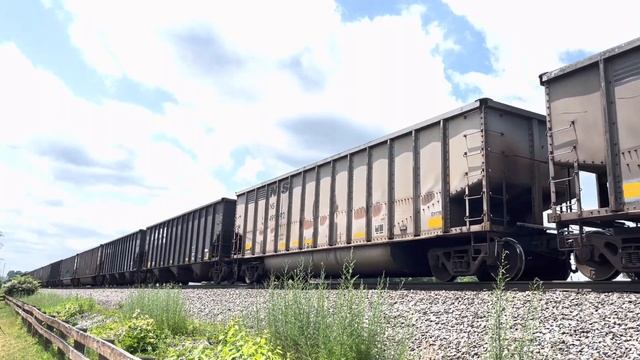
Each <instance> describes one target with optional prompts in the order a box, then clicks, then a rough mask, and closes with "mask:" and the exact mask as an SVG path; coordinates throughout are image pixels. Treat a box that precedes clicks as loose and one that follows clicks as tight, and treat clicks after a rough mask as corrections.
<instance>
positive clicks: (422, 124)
mask: <svg viewBox="0 0 640 360" xmlns="http://www.w3.org/2000/svg"><path fill="white" fill-rule="evenodd" d="M482 105H487V106H490V107H493V108H496V109H501V110H505V111H509V112H512V113H517V114H520V115H522V116H527V117H532V118H537V119H538V120H540V121H546V117H545V116H544V115H542V114H538V113H535V112H533V111H529V110H525V109H521V108H517V107H515V106H511V105H507V104H504V103H501V102H498V101H495V100H493V99H491V98H480V99H477V100H476V101H474V102H472V103H469V104H466V105H463V106H460V107H458V108H456V109H453V110H451V111H448V112H445V113H443V114H440V115H437V116H435V117H432V118H429V119H427V120H423V121H421V122H419V123H417V124H414V125H411V126H408V127H406V128H403V129H400V130H397V131H394V132H392V133H391V134H388V135H385V136H382V137H379V138H377V139H374V140H371V141H369V142H366V143H364V144H362V145H359V146H356V147H353V148H351V149H348V150H345V151H342V152H340V153H338V154H335V155H332V156H330V157H327V158H324V159H321V160H319V161H316V162H313V163H311V164H309V165H305V166H303V167H300V168H296V169H295V170H292V171H289V172H287V173H285V174H284V175H280V176H278V177H275V178H272V179H269V180H267V181H263V182H260V183H259V184H257V185H254V186H251V187H248V188H245V189H243V190H240V191H237V192H236V196H238V195H241V194H244V193H246V192H248V191H251V190H254V189H256V188H259V187H262V186H265V185H268V184H272V183H273V182H275V181H278V180H281V179H284V178H287V177H289V176H291V175H294V174H297V173H300V172H302V171H305V170H308V169H311V168H315V167H316V166H319V165H321V164H325V163H327V162H329V161H332V160H335V159H339V158H341V157H344V156H346V155H347V154H351V153H355V152H357V151H360V150H363V149H366V148H367V147H370V146H373V145H377V144H379V143H381V142H383V141H386V140H390V139H393V138H396V137H398V136H400V135H404V134H406V133H408V132H411V131H414V130H418V129H421V128H424V127H426V126H429V125H431V124H434V123H437V122H439V121H440V120H444V119H449V118H452V117H454V116H458V115H461V114H464V113H467V112H470V111H473V110H475V109H477V108H479V107H480V106H482Z"/></svg>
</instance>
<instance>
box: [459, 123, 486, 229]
mask: <svg viewBox="0 0 640 360" xmlns="http://www.w3.org/2000/svg"><path fill="white" fill-rule="evenodd" d="M481 133H482V130H479V131H474V132H471V133H468V134H464V143H465V150H466V151H465V152H464V154H462V156H463V157H464V160H465V164H466V167H467V171H465V173H464V178H465V188H464V205H465V213H464V220H465V222H466V225H467V230H469V229H470V228H471V222H472V221H477V220H483V219H484V216H485V211H486V209H484V206H483V209H482V214H480V216H477V217H471V201H475V200H478V199H479V200H480V201H482V200H483V198H484V189H482V190H480V193H479V194H471V193H470V189H471V183H472V179H475V178H481V177H483V176H484V172H485V170H484V168H485V167H484V166H481V167H480V170H479V171H473V172H472V171H471V166H470V165H469V158H471V157H474V156H482V157H484V147H483V146H480V149H478V150H474V151H471V149H470V148H469V140H468V138H469V136H471V135H474V134H481Z"/></svg>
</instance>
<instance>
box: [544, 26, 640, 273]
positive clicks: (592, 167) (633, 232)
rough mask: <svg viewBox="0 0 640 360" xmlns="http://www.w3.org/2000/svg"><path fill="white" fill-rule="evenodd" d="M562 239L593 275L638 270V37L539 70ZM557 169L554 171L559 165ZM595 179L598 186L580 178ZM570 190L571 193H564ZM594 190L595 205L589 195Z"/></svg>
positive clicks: (554, 213) (554, 210)
mask: <svg viewBox="0 0 640 360" xmlns="http://www.w3.org/2000/svg"><path fill="white" fill-rule="evenodd" d="M540 83H541V84H542V85H543V86H544V88H545V99H546V107H547V119H548V121H547V133H548V137H547V141H548V150H549V155H548V159H549V169H550V170H551V171H550V173H549V175H550V184H551V213H550V214H549V222H553V223H556V224H557V227H558V229H559V231H558V243H559V245H560V247H561V248H562V249H567V250H571V251H573V252H574V257H575V261H576V264H577V267H578V270H580V272H581V273H582V274H583V275H585V276H586V277H588V278H589V279H592V280H608V279H612V278H615V277H616V276H618V275H619V274H620V272H627V273H632V274H633V273H635V275H636V276H637V275H638V274H639V273H640V228H639V227H638V222H639V221H640V38H638V39H635V40H633V41H630V42H627V43H625V44H622V45H620V46H616V47H614V48H612V49H609V50H606V51H603V52H601V53H599V54H595V55H593V56H591V57H588V58H586V59H584V60H582V61H579V62H577V63H574V64H571V65H567V66H565V67H562V68H560V69H557V70H554V71H550V72H547V73H544V74H542V75H540ZM558 168H559V169H560V171H556V169H558ZM585 174H590V176H591V177H592V178H595V181H594V182H593V184H595V185H594V188H588V187H587V186H588V185H587V183H585V182H581V181H580V179H581V175H582V176H583V178H584V175H585ZM566 190H568V191H566ZM587 193H591V194H597V195H596V197H597V206H596V208H587V207H586V206H585V194H587Z"/></svg>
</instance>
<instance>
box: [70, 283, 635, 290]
mask: <svg viewBox="0 0 640 360" xmlns="http://www.w3.org/2000/svg"><path fill="white" fill-rule="evenodd" d="M326 285H327V286H328V287H330V288H338V287H339V286H340V284H339V283H338V282H328V283H327V284H326ZM358 285H359V283H358ZM363 285H364V287H365V288H366V289H376V288H377V287H378V284H377V282H374V281H364V282H363ZM177 287H178V288H181V289H261V288H264V286H263V285H245V284H210V283H201V284H189V285H182V286H177ZM494 287H495V283H493V282H448V283H445V282H404V283H402V282H395V281H389V283H388V284H387V285H386V286H385V288H386V289H387V290H415V291H490V290H493V289H494ZM131 288H135V287H131V286H112V287H108V288H106V289H131ZM530 288H531V282H528V281H512V282H507V283H506V284H505V289H507V290H514V291H528V290H530ZM58 289H69V290H71V288H58ZM81 289H91V288H90V287H87V288H81ZM542 289H543V291H548V290H556V291H576V292H587V291H589V292H604V293H614V292H615V293H624V292H626V293H640V281H600V282H595V281H546V282H543V283H542Z"/></svg>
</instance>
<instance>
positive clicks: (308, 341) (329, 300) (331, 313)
mask: <svg viewBox="0 0 640 360" xmlns="http://www.w3.org/2000/svg"><path fill="white" fill-rule="evenodd" d="M352 269H353V264H349V265H348V266H345V269H344V270H343V276H342V281H341V284H340V286H339V288H338V289H337V290H335V291H334V290H329V289H328V288H327V285H326V283H325V282H324V281H320V282H317V281H313V279H311V274H310V273H309V272H308V271H304V270H303V269H302V268H299V269H298V270H295V271H293V272H292V273H289V274H287V275H286V276H284V277H283V278H282V279H280V280H272V282H271V283H270V285H269V293H268V299H267V302H266V305H264V306H263V307H260V308H258V309H257V310H256V316H255V317H254V319H253V320H254V321H255V324H256V326H257V328H258V330H260V331H266V332H267V333H268V334H270V340H271V342H272V343H273V344H275V345H276V346H277V347H278V348H280V349H282V350H283V351H284V352H285V353H286V354H288V355H289V356H290V357H291V358H292V359H344V360H350V359H354V360H355V359H402V358H406V357H407V353H408V346H407V341H406V340H405V339H404V338H402V336H397V339H394V340H393V341H392V340H391V339H389V337H388V335H389V334H390V330H389V327H388V325H387V324H388V323H387V321H386V320H387V319H385V316H384V311H383V305H384V304H383V301H382V287H380V288H379V289H378V290H372V291H367V290H365V289H364V287H363V286H362V284H360V285H358V284H356V277H355V276H353V275H352ZM321 280H323V279H322V277H321Z"/></svg>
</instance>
